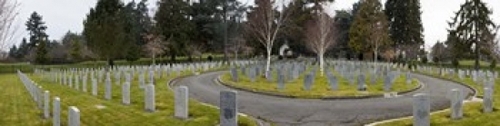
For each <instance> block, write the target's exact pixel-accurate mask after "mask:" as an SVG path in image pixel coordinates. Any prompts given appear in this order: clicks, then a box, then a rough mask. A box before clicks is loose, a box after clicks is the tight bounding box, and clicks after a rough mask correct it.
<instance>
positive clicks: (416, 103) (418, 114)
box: [413, 93, 430, 126]
mask: <svg viewBox="0 0 500 126" xmlns="http://www.w3.org/2000/svg"><path fill="white" fill-rule="evenodd" d="M429 125H430V100H429V96H427V95H426V94H423V93H418V94H415V95H414V96H413V126H429Z"/></svg>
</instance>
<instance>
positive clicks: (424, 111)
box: [413, 88, 493, 126]
mask: <svg viewBox="0 0 500 126" xmlns="http://www.w3.org/2000/svg"><path fill="white" fill-rule="evenodd" d="M413 97H414V98H413V121H414V122H413V125H414V126H429V125H430V98H429V96H428V95H426V94H423V93H420V94H416V95H414V96H413ZM463 100H464V95H463V92H462V91H461V90H459V89H452V90H451V95H450V102H451V103H450V111H451V113H450V117H451V119H454V120H458V119H461V118H463ZM492 111H493V89H490V88H485V89H484V98H483V112H484V113H490V112H492Z"/></svg>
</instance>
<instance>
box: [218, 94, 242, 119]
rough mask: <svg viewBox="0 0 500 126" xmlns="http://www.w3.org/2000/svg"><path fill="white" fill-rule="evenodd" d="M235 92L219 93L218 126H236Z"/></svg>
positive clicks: (236, 106)
mask: <svg viewBox="0 0 500 126" xmlns="http://www.w3.org/2000/svg"><path fill="white" fill-rule="evenodd" d="M236 94H237V93H236V92H235V91H221V92H220V126H237V125H238V115H237V114H238V103H237V101H236Z"/></svg>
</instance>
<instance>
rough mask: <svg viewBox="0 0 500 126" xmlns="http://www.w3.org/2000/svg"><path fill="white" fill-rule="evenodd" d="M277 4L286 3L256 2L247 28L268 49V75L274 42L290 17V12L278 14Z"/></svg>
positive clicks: (266, 0) (274, 1)
mask: <svg viewBox="0 0 500 126" xmlns="http://www.w3.org/2000/svg"><path fill="white" fill-rule="evenodd" d="M275 3H286V2H283V1H279V2H277V0H255V4H256V5H257V7H255V8H253V9H252V12H250V13H249V14H248V22H247V25H246V27H245V29H246V30H247V32H249V33H250V34H252V35H253V36H254V37H256V38H257V40H258V41H259V42H260V43H261V44H262V45H263V46H264V47H265V48H266V53H267V62H266V73H267V72H269V68H270V65H271V52H272V48H273V45H274V40H275V39H276V36H277V34H278V31H279V30H280V28H281V27H282V25H283V23H284V21H285V20H286V19H287V17H288V15H289V12H286V11H282V12H277V11H276V10H277V8H278V7H279V6H276V5H275ZM281 7H282V8H284V7H285V6H284V5H283V6H281ZM282 10H287V9H282ZM266 77H267V74H266Z"/></svg>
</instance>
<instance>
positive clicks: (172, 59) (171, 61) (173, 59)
mask: <svg viewBox="0 0 500 126" xmlns="http://www.w3.org/2000/svg"><path fill="white" fill-rule="evenodd" d="M170 63H175V54H172V55H170Z"/></svg>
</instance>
